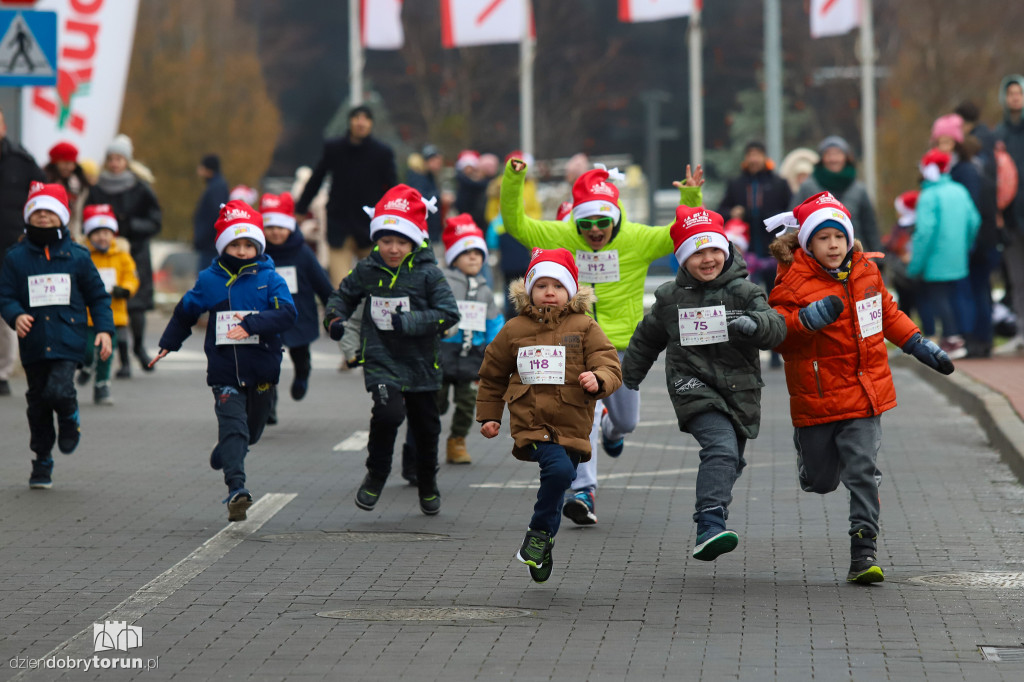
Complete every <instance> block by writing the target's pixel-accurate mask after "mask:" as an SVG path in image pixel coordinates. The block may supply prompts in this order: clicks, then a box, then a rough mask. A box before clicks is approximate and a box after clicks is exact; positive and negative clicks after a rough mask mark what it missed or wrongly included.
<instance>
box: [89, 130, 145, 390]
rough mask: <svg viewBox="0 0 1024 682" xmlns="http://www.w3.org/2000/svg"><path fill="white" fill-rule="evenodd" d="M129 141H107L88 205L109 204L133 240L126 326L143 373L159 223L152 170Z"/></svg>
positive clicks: (122, 372)
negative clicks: (134, 279)
mask: <svg viewBox="0 0 1024 682" xmlns="http://www.w3.org/2000/svg"><path fill="white" fill-rule="evenodd" d="M133 152H134V149H133V145H132V141H131V138H129V137H128V136H127V135H118V136H117V137H115V138H114V139H113V141H111V143H110V144H109V145H108V146H107V157H106V160H105V161H104V162H103V172H101V173H100V179H99V182H97V183H96V186H95V187H93V188H92V190H91V191H90V192H89V197H88V198H87V199H86V204H88V205H92V204H110V206H111V208H112V209H113V211H114V215H115V216H117V227H118V233H119V234H120V236H122V237H124V238H125V239H127V240H128V243H129V244H130V245H131V255H132V258H133V259H135V265H136V267H137V268H138V273H139V289H138V291H136V292H135V295H134V296H132V297H131V298H130V299H128V326H129V328H130V329H131V332H132V352H133V353H134V354H135V357H136V358H138V360H139V364H141V365H142V370H143V371H144V372H152V371H153V368H152V367H150V366H149V363H150V357H149V353H148V351H147V350H146V311H147V310H152V309H153V307H154V306H153V261H152V259H151V258H150V254H149V241H150V240H151V239H152V238H153V237H155V236H156V235H157V234H158V233H159V232H160V228H161V226H162V220H163V218H162V214H161V212H160V203H159V202H158V201H157V199H156V194H154V193H153V189H152V188H151V187H150V186H149V185H150V183H151V182H153V174H152V173H151V172H150V171H149V169H148V168H146V167H145V166H143V165H142V164H140V163H138V162H136V161H135V160H134V158H133ZM117 350H118V355H119V357H120V360H121V368H120V369H119V370H118V372H117V375H116V376H117V377H118V378H119V379H126V378H128V377H130V376H131V365H130V364H129V361H128V340H127V339H121V338H118V340H117Z"/></svg>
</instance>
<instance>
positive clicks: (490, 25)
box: [441, 0, 533, 47]
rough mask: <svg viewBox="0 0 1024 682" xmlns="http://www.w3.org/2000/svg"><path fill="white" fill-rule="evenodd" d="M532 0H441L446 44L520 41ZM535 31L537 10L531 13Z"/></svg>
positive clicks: (531, 23) (444, 41) (442, 34)
mask: <svg viewBox="0 0 1024 682" xmlns="http://www.w3.org/2000/svg"><path fill="white" fill-rule="evenodd" d="M528 2H529V0H441V44H442V45H444V47H467V46H470V45H494V44H497V43H518V42H519V41H520V40H521V39H522V37H523V31H524V29H525V28H526V21H527V19H526V11H527V7H528V5H527V3H528ZM529 21H530V26H529V28H530V34H531V35H532V34H533V14H532V13H531V14H530V20H529Z"/></svg>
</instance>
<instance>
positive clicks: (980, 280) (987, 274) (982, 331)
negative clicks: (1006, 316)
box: [967, 247, 999, 350]
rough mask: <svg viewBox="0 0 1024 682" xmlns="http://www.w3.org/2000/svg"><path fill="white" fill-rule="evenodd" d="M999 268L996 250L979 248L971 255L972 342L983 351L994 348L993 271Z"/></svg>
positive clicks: (969, 279)
mask: <svg viewBox="0 0 1024 682" xmlns="http://www.w3.org/2000/svg"><path fill="white" fill-rule="evenodd" d="M998 266H999V251H998V250H997V249H996V248H994V247H993V248H989V249H985V248H979V249H978V250H977V251H976V252H975V253H973V254H971V261H970V265H969V272H968V274H967V279H968V281H969V282H970V292H971V298H972V300H973V305H972V306H971V311H972V314H973V324H972V325H971V327H970V329H971V335H972V340H973V341H974V342H975V343H976V344H977V345H978V346H980V348H981V349H984V350H989V349H991V348H992V338H993V335H994V333H993V330H992V271H993V270H995V269H996V267H998Z"/></svg>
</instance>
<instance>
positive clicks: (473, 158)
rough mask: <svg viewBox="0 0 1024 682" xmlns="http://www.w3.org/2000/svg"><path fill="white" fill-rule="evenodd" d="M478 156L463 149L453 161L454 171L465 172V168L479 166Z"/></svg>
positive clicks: (469, 150)
mask: <svg viewBox="0 0 1024 682" xmlns="http://www.w3.org/2000/svg"><path fill="white" fill-rule="evenodd" d="M479 165H480V155H479V154H477V153H476V151H475V150H473V149H463V150H462V151H461V152H459V155H458V157H456V159H455V170H459V171H460V170H465V169H466V167H467V166H479Z"/></svg>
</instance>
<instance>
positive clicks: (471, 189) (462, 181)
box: [455, 149, 497, 229]
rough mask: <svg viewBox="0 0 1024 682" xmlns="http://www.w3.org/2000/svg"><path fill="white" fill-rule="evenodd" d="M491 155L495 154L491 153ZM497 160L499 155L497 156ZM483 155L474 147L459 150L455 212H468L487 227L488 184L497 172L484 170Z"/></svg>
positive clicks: (456, 171) (475, 220) (456, 166)
mask: <svg viewBox="0 0 1024 682" xmlns="http://www.w3.org/2000/svg"><path fill="white" fill-rule="evenodd" d="M490 156H494V155H493V154H491V155H490ZM495 161H497V157H495ZM480 166H481V157H480V155H479V154H477V153H476V152H475V151H473V150H472V149H464V150H462V151H461V152H459V156H458V158H457V159H456V160H455V213H456V214H459V213H468V214H469V215H470V216H471V217H472V218H473V222H474V223H475V224H476V225H478V226H479V227H481V229H485V228H486V227H487V218H486V209H487V184H488V183H489V182H490V181H491V178H492V177H494V174H496V173H497V163H495V173H494V174H491V175H487V174H485V173H484V172H483V169H482V168H481V167H480Z"/></svg>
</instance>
